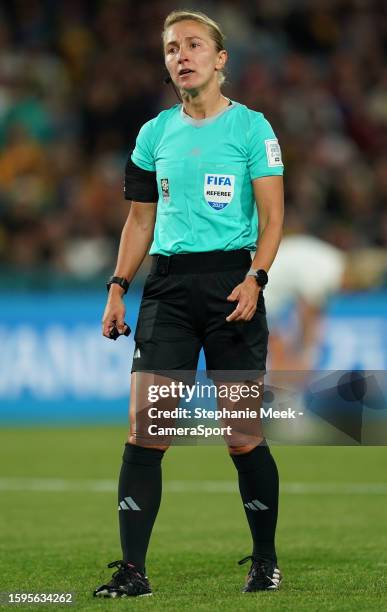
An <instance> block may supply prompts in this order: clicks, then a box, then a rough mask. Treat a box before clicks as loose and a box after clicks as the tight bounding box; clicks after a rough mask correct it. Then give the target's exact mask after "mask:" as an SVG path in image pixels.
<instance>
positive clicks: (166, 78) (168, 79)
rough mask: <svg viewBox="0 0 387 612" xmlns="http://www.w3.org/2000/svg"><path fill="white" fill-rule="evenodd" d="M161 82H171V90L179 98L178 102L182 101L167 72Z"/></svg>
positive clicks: (167, 83) (165, 83) (166, 83)
mask: <svg viewBox="0 0 387 612" xmlns="http://www.w3.org/2000/svg"><path fill="white" fill-rule="evenodd" d="M163 83H164V85H169V84H171V85H172V87H173V91H174V92H175V94H176V96H177V99H178V100H179V102H183V100H182V99H181V96H180V94H179V92H178V90H177V88H176V86H175V83H174V82H173V81H172V79H171V76H170V75H169V74H167V75H166V76H165V77H164V78H163Z"/></svg>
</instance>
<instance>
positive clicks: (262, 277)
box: [256, 270, 269, 287]
mask: <svg viewBox="0 0 387 612" xmlns="http://www.w3.org/2000/svg"><path fill="white" fill-rule="evenodd" d="M256 279H257V283H258V285H259V286H260V287H264V286H265V285H267V281H268V280H269V279H268V276H267V273H266V272H265V270H257V276H256Z"/></svg>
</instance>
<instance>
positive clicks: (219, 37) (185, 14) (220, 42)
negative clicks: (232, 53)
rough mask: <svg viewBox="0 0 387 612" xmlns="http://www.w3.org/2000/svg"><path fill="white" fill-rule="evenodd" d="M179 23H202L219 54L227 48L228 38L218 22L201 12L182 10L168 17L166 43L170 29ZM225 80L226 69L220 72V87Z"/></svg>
mask: <svg viewBox="0 0 387 612" xmlns="http://www.w3.org/2000/svg"><path fill="white" fill-rule="evenodd" d="M179 21H196V22H197V23H201V24H203V25H205V26H207V29H208V32H209V34H210V37H211V39H212V40H213V41H214V43H215V48H216V50H217V52H219V51H223V50H224V48H225V47H224V41H225V38H226V37H225V35H224V34H223V32H222V30H221V29H220V26H219V25H218V24H217V23H216V21H214V20H213V19H211V17H208V15H205V13H201V12H200V11H185V10H181V11H172V12H171V13H169V15H167V17H166V18H165V21H164V28H163V32H162V39H163V42H165V34H166V32H167V30H168V28H170V27H171V26H172V25H174V24H175V23H179ZM225 80H226V77H225V75H224V69H222V70H219V71H218V81H219V85H222V83H224V81H225Z"/></svg>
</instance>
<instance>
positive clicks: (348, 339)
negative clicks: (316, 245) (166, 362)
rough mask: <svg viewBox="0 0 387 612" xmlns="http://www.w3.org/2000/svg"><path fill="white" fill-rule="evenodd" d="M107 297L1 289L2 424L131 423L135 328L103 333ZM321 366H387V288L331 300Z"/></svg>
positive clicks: (134, 302)
mask: <svg viewBox="0 0 387 612" xmlns="http://www.w3.org/2000/svg"><path fill="white" fill-rule="evenodd" d="M140 297H141V294H140V292H134V291H132V292H131V294H130V296H129V299H128V300H127V316H126V320H127V322H128V323H129V324H130V326H131V327H132V328H133V329H134V327H135V323H136V318H137V313H138V307H139V301H140ZM105 300H106V294H104V293H93V294H91V293H85V294H80V293H76V294H71V293H63V294H25V295H20V294H18V295H14V294H11V295H5V294H2V296H1V303H0V347H1V351H0V422H1V423H2V424H3V425H6V424H9V425H11V424H17V425H28V424H47V425H53V424H78V423H90V424H92V423H125V422H126V421H127V412H128V399H129V393H130V366H131V360H132V354H133V349H134V342H133V334H131V335H130V337H129V338H126V337H122V338H119V339H118V340H117V341H116V342H113V341H111V340H108V339H106V338H104V337H102V335H101V323H100V321H101V318H102V313H103V309H104V306H105ZM203 365H204V362H203V358H202V357H201V361H200V367H203ZM316 368H317V369H326V370H335V369H342V370H345V369H365V370H384V369H387V293H374V294H359V295H354V296H337V297H335V298H333V299H332V300H331V302H330V304H329V306H328V309H327V313H326V315H325V317H324V319H323V321H322V334H321V346H320V350H319V359H318V363H317V364H316Z"/></svg>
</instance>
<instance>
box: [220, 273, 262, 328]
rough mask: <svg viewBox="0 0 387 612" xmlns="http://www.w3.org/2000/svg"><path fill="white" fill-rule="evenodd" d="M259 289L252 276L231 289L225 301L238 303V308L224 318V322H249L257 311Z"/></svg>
mask: <svg viewBox="0 0 387 612" xmlns="http://www.w3.org/2000/svg"><path fill="white" fill-rule="evenodd" d="M259 292H260V288H259V286H258V285H257V281H256V280H255V278H254V277H253V276H247V277H246V278H245V280H244V281H243V283H240V284H239V285H237V286H236V287H235V289H233V291H232V292H231V293H230V295H229V296H227V300H228V301H229V302H238V306H237V307H236V308H235V310H233V311H232V313H231V314H230V315H229V316H228V317H226V321H228V322H229V323H230V322H231V321H250V319H252V318H253V316H254V313H255V311H256V310H257V301H258V295H259Z"/></svg>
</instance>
